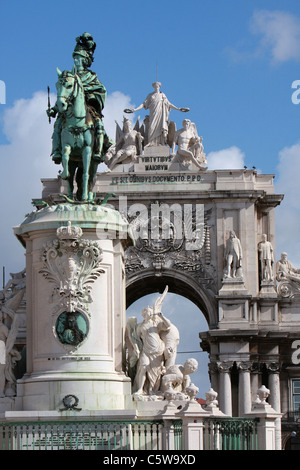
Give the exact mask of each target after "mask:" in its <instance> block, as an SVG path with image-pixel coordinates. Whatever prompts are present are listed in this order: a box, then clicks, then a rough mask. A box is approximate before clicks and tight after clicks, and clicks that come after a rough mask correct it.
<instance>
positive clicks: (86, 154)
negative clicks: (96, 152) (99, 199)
mask: <svg viewBox="0 0 300 470" xmlns="http://www.w3.org/2000/svg"><path fill="white" fill-rule="evenodd" d="M91 158H92V149H91V147H89V146H86V147H84V149H83V151H82V166H83V173H82V200H83V201H86V200H87V199H88V183H89V171H90V164H91Z"/></svg>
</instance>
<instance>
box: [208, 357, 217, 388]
mask: <svg viewBox="0 0 300 470" xmlns="http://www.w3.org/2000/svg"><path fill="white" fill-rule="evenodd" d="M208 369H209V378H210V384H211V388H212V389H213V390H215V391H219V380H218V378H219V377H218V376H219V371H218V365H217V363H216V362H210V363H209V364H208Z"/></svg>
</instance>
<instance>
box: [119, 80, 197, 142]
mask: <svg viewBox="0 0 300 470" xmlns="http://www.w3.org/2000/svg"><path fill="white" fill-rule="evenodd" d="M152 86H153V88H154V92H153V93H150V94H149V95H148V96H147V98H146V99H145V101H144V102H143V103H142V104H140V105H139V106H138V107H137V108H134V109H125V110H124V111H125V112H127V113H134V112H136V111H138V110H140V109H142V108H145V109H147V110H149V120H148V121H147V139H146V141H145V145H150V146H152V145H166V144H167V135H168V127H169V114H170V110H171V109H175V110H177V111H181V112H187V111H189V108H177V106H175V105H174V104H172V103H170V101H169V100H168V98H167V97H166V95H165V94H164V93H162V92H161V91H160V88H161V83H160V82H158V81H156V82H154V83H153V84H152Z"/></svg>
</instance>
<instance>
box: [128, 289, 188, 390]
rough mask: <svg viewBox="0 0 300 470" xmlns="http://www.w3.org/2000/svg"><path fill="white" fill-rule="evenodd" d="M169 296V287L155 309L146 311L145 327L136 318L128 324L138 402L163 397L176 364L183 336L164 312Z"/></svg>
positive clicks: (130, 371) (130, 369) (130, 366)
mask: <svg viewBox="0 0 300 470" xmlns="http://www.w3.org/2000/svg"><path fill="white" fill-rule="evenodd" d="M167 292H168V287H166V289H165V290H164V293H163V294H162V295H161V296H159V297H158V298H157V300H156V301H155V303H154V306H153V307H150V306H148V307H146V308H144V309H143V311H142V316H143V321H142V322H141V323H137V321H136V319H135V318H129V319H128V321H127V325H126V333H125V342H126V347H127V351H128V358H127V361H128V367H127V370H128V375H129V376H130V377H131V379H132V382H133V393H134V396H135V398H136V399H140V397H143V396H146V397H151V396H152V397H153V396H156V395H162V392H161V379H162V376H163V375H164V373H165V372H166V370H167V369H168V368H170V367H173V366H174V364H175V359H176V352H177V345H178V343H179V332H178V330H177V328H176V327H175V325H173V324H172V323H171V322H170V320H168V319H167V318H166V317H165V316H164V315H163V314H162V312H161V307H162V303H163V300H164V298H165V296H166V294H167Z"/></svg>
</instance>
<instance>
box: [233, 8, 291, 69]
mask: <svg viewBox="0 0 300 470" xmlns="http://www.w3.org/2000/svg"><path fill="white" fill-rule="evenodd" d="M249 30H250V33H251V35H252V36H251V37H247V36H245V37H244V38H242V39H241V40H240V42H239V45H237V46H236V47H227V48H226V52H227V54H228V55H229V57H230V58H231V60H233V61H237V62H240V61H243V60H251V59H257V58H259V57H265V56H267V57H268V56H269V57H270V60H271V63H272V64H273V65H276V64H280V63H283V62H286V61H290V60H294V61H297V62H298V61H299V60H300V18H298V17H297V16H295V15H293V14H291V13H288V12H285V11H279V10H269V11H268V10H257V11H255V12H254V13H253V15H252V18H251V19H250V23H249ZM253 36H256V37H259V42H258V44H255V45H253Z"/></svg>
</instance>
